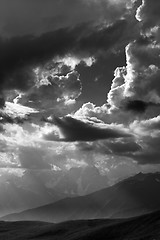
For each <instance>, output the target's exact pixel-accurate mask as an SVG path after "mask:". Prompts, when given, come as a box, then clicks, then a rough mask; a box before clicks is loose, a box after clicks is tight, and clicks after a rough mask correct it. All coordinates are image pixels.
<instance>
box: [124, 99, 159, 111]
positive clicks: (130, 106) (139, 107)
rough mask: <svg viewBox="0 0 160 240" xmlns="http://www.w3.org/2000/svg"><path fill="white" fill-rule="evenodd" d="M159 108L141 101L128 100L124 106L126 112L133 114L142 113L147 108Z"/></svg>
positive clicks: (156, 105) (157, 105)
mask: <svg viewBox="0 0 160 240" xmlns="http://www.w3.org/2000/svg"><path fill="white" fill-rule="evenodd" d="M152 106H154V107H160V104H154V103H150V102H144V101H142V100H129V101H128V102H126V103H125V104H124V109H125V110H126V111H132V112H135V113H144V112H145V111H146V110H147V108H148V107H152Z"/></svg>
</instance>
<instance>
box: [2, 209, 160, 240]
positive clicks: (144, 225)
mask: <svg viewBox="0 0 160 240" xmlns="http://www.w3.org/2000/svg"><path fill="white" fill-rule="evenodd" d="M0 239H1V240H22V239H23V240H36V239H41V240H51V239H54V240H159V239H160V212H155V213H151V214H148V215H144V216H141V217H135V218H132V219H118V220H102V219H101V220H78V221H70V222H63V223H59V224H53V223H43V222H0Z"/></svg>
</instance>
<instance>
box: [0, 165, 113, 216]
mask: <svg viewBox="0 0 160 240" xmlns="http://www.w3.org/2000/svg"><path fill="white" fill-rule="evenodd" d="M108 183H109V180H108V178H107V176H102V175H101V174H100V173H99V171H98V170H97V168H95V167H85V168H71V169H70V170H68V171H55V170H53V171H47V170H46V171H45V170H44V171H29V170H26V171H25V172H24V174H23V175H22V176H16V175H12V177H11V176H7V177H5V179H1V178H0V216H3V215H6V214H10V213H13V212H19V211H23V210H26V209H29V208H35V207H39V206H42V205H45V204H49V203H53V202H56V201H58V200H60V199H63V198H66V197H73V196H79V195H85V194H89V193H91V192H94V191H97V190H99V189H102V188H105V187H107V186H108Z"/></svg>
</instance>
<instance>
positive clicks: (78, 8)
mask: <svg viewBox="0 0 160 240" xmlns="http://www.w3.org/2000/svg"><path fill="white" fill-rule="evenodd" d="M131 3H132V1H126V0H125V1H123V0H121V1H114V4H113V1H110V0H99V1H96V0H87V1H84V0H76V1H73V0H67V1H66V0H62V1H50V0H46V1H45V2H44V1H43V0H35V1H27V0H15V1H14V2H12V1H11V0H7V1H5V0H1V1H0V16H1V25H0V33H1V36H4V37H14V36H22V35H28V34H29V35H36V36H37V35H41V34H43V33H45V32H50V31H54V30H56V29H60V28H67V27H69V28H70V27H74V26H76V25H78V24H81V23H82V22H83V23H85V24H86V23H88V22H92V23H97V22H99V23H101V24H103V23H106V24H111V23H113V22H114V21H116V20H117V19H120V18H122V17H124V16H125V14H127V13H128V11H129V10H130V8H131V6H132V4H131ZM35 12H36V14H35Z"/></svg>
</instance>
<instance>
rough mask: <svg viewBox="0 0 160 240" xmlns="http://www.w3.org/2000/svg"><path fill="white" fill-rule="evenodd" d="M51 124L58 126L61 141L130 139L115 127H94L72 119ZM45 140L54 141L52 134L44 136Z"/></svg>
mask: <svg viewBox="0 0 160 240" xmlns="http://www.w3.org/2000/svg"><path fill="white" fill-rule="evenodd" d="M53 123H54V124H55V125H56V126H58V128H59V129H60V132H61V133H62V135H63V137H62V138H60V140H63V141H71V142H72V141H96V140H98V139H108V138H121V137H131V134H128V133H127V132H125V131H124V130H120V129H118V128H116V127H113V128H111V127H108V128H107V127H103V126H101V125H100V126H94V125H93V124H91V123H85V122H83V121H80V120H78V119H74V118H72V117H65V118H62V119H60V118H54V121H53ZM45 139H46V140H54V138H52V134H49V135H47V136H45Z"/></svg>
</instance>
